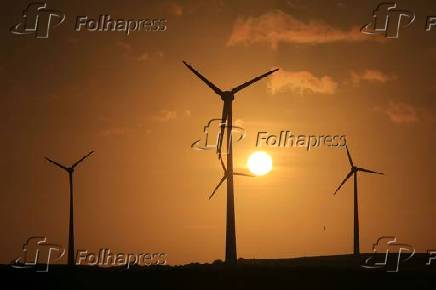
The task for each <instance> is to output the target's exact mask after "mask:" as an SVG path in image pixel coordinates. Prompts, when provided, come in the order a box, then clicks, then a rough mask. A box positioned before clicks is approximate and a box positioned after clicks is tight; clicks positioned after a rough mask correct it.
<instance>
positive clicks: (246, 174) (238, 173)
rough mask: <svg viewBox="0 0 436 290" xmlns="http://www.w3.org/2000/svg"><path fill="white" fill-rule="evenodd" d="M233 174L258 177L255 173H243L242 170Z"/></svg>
mask: <svg viewBox="0 0 436 290" xmlns="http://www.w3.org/2000/svg"><path fill="white" fill-rule="evenodd" d="M233 175H239V176H247V177H256V176H255V175H253V174H249V173H241V172H234V173H233Z"/></svg>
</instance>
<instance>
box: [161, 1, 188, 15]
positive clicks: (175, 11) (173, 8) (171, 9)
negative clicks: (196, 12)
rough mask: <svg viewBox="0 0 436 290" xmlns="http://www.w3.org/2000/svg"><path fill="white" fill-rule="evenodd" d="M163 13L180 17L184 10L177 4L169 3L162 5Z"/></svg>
mask: <svg viewBox="0 0 436 290" xmlns="http://www.w3.org/2000/svg"><path fill="white" fill-rule="evenodd" d="M164 9H165V11H166V12H167V13H168V14H170V15H173V16H182V15H183V12H184V9H183V6H182V5H180V4H179V3H175V2H169V3H166V4H165V5H164Z"/></svg>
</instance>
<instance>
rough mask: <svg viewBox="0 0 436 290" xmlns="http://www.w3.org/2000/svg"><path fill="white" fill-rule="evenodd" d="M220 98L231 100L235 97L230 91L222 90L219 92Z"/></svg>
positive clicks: (225, 100) (226, 100)
mask: <svg viewBox="0 0 436 290" xmlns="http://www.w3.org/2000/svg"><path fill="white" fill-rule="evenodd" d="M220 96H221V100H223V101H224V102H228V101H233V100H234V99H235V95H234V94H233V92H232V91H224V92H222V93H221V94H220Z"/></svg>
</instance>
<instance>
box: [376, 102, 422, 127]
mask: <svg viewBox="0 0 436 290" xmlns="http://www.w3.org/2000/svg"><path fill="white" fill-rule="evenodd" d="M374 111H378V112H382V113H384V114H386V116H388V118H389V120H391V121H392V122H393V123H396V124H407V123H409V124H410V123H416V122H418V121H419V117H418V110H417V108H415V107H414V106H412V105H410V104H407V103H404V102H394V101H390V102H389V104H388V105H387V106H386V107H383V108H382V107H376V108H374Z"/></svg>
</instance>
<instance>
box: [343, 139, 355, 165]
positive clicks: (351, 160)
mask: <svg viewBox="0 0 436 290" xmlns="http://www.w3.org/2000/svg"><path fill="white" fill-rule="evenodd" d="M345 148H346V149H347V156H348V161H350V165H351V167H353V166H354V164H353V159H351V155H350V151H348V146H347V144H345Z"/></svg>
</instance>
